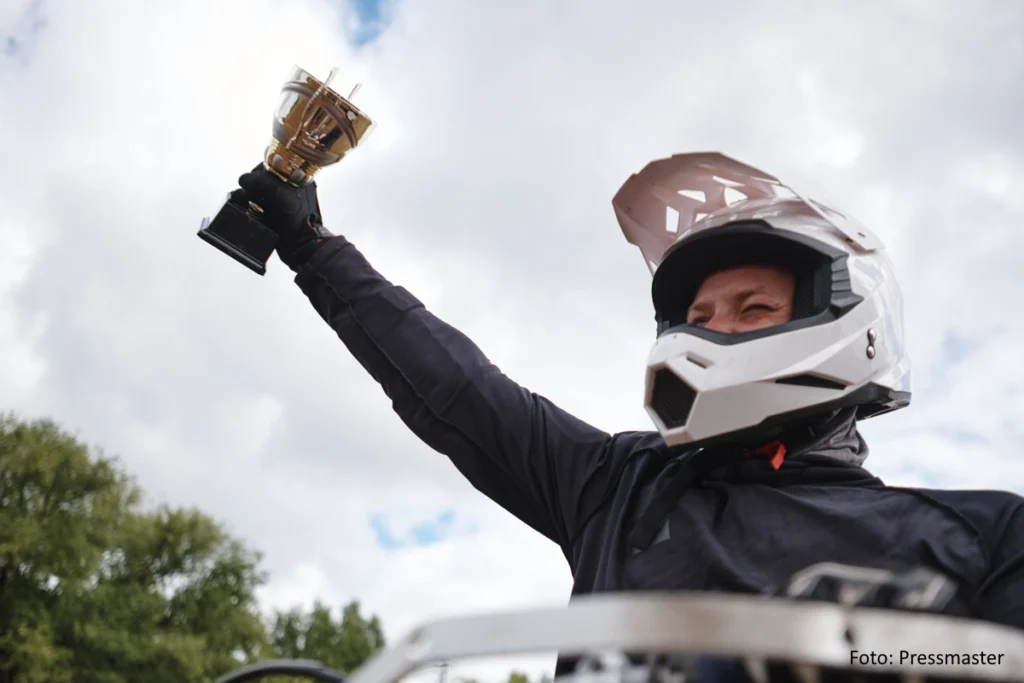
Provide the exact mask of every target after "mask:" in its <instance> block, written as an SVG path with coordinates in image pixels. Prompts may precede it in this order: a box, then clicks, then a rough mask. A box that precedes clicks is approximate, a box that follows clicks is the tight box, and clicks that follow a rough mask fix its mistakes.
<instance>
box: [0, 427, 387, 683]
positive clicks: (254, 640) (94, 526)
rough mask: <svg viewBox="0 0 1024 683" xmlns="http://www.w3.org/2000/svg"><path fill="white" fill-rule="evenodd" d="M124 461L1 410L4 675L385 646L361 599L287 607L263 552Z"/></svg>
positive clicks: (202, 674) (40, 676) (3, 682)
mask: <svg viewBox="0 0 1024 683" xmlns="http://www.w3.org/2000/svg"><path fill="white" fill-rule="evenodd" d="M141 500H142V493H141V491H140V490H139V488H138V487H137V486H136V484H135V483H134V481H133V480H132V479H131V477H129V476H128V475H127V474H125V473H124V472H123V471H122V470H121V469H120V467H119V465H118V463H117V462H116V461H115V460H114V459H110V458H107V457H105V456H104V455H103V454H102V453H94V452H91V451H90V449H89V448H88V447H87V446H85V445H84V444H82V443H80V442H79V441H78V440H77V439H76V438H75V437H74V436H72V435H70V434H67V433H65V432H63V431H62V430H61V429H60V428H59V427H58V426H57V425H56V424H54V423H53V422H51V421H47V420H39V421H35V422H22V421H19V420H17V419H15V418H14V417H12V416H0V683H72V682H73V683H128V682H130V681H142V680H144V681H148V682H149V683H163V682H165V681H166V682H167V683H171V682H172V681H173V682H174V683H186V682H190V681H196V682H199V681H211V680H213V679H215V678H216V677H218V676H220V675H223V674H224V673H227V672H228V671H231V670H233V669H236V668H238V667H239V666H240V665H242V664H244V663H247V662H251V661H254V660H256V659H259V658H263V657H268V656H271V657H303V658H313V659H319V660H321V661H323V662H325V663H326V664H328V665H329V666H332V667H334V668H338V669H340V670H343V671H350V670H352V669H354V668H356V667H357V666H358V665H359V664H361V663H362V662H363V661H365V659H367V658H368V657H369V656H370V655H371V654H372V653H374V652H375V651H376V650H378V649H379V648H380V647H382V646H383V644H384V638H383V635H382V631H381V626H380V623H379V621H378V620H377V618H376V617H373V618H370V619H366V618H364V617H363V616H362V615H361V614H360V613H359V605H358V604H357V603H351V604H349V605H347V606H346V607H344V608H343V610H342V611H341V616H340V618H339V619H338V620H335V619H333V617H332V616H331V613H330V611H329V610H328V608H327V607H326V606H325V605H322V604H319V603H318V604H317V605H315V606H314V608H313V610H312V611H311V612H310V613H309V614H305V613H303V612H301V611H299V610H293V611H291V612H286V613H283V614H277V615H276V616H275V617H273V618H272V619H271V623H270V625H269V628H268V625H267V624H265V623H264V622H263V620H262V618H261V613H260V611H259V609H258V604H257V600H256V597H255V592H256V589H257V588H258V587H259V586H260V585H261V584H262V583H263V582H264V580H265V578H266V577H265V576H264V574H263V572H262V571H261V570H260V569H259V561H260V557H259V554H258V553H256V552H254V551H253V550H250V549H248V548H247V547H245V545H244V544H242V543H241V542H240V541H238V540H236V539H233V538H231V537H230V536H229V535H228V534H227V533H226V532H225V530H224V529H223V528H222V527H221V526H220V525H218V524H217V523H216V522H215V521H213V520H212V519H210V518H209V517H207V516H206V515H204V514H203V513H201V512H200V511H198V510H194V509H174V508H170V507H167V506H164V507H160V508H157V509H155V510H152V509H145V508H144V507H143V506H142V504H141Z"/></svg>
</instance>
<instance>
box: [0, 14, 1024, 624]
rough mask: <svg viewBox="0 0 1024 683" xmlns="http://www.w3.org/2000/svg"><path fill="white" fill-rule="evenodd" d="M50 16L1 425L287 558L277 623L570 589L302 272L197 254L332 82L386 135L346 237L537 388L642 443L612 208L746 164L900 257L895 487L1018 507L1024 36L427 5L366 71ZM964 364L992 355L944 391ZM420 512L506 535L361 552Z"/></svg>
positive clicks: (349, 176) (533, 598)
mask: <svg viewBox="0 0 1024 683" xmlns="http://www.w3.org/2000/svg"><path fill="white" fill-rule="evenodd" d="M23 4H24V3H23ZM15 5H17V3H15ZM12 7H13V5H11V4H10V3H8V4H6V5H4V9H3V11H2V12H0V30H4V31H13V30H15V29H16V28H17V27H18V26H20V24H19V22H22V19H21V17H22V14H21V13H20V12H21V11H22V10H23V8H21V9H19V11H13V10H12V9H11V8H12ZM43 9H44V12H45V16H46V18H47V20H48V24H47V25H46V27H45V28H44V29H43V30H42V31H41V32H40V33H39V35H38V36H37V37H36V42H35V45H34V48H33V50H32V52H31V54H30V58H27V59H25V60H17V59H3V58H0V94H2V103H0V128H2V129H3V130H5V131H8V133H7V135H6V137H5V142H4V145H5V148H4V159H5V163H4V164H0V206H2V207H3V210H2V212H0V213H2V216H0V239H2V241H0V245H2V246H0V297H2V298H0V357H2V358H3V359H4V362H3V363H0V405H2V407H3V408H6V409H14V410H18V411H20V412H22V413H25V414H30V415H51V416H53V417H55V418H56V419H58V420H60V421H62V422H63V423H64V424H66V425H67V426H68V427H69V428H72V429H75V430H78V431H79V432H80V433H81V435H82V436H83V437H84V438H86V439H88V440H90V441H92V442H95V443H99V444H102V445H104V446H105V447H106V448H108V449H109V450H112V451H115V452H118V453H120V454H121V455H122V456H123V457H124V459H125V461H126V462H127V463H128V466H129V467H130V468H131V469H132V471H134V472H136V473H138V475H139V477H140V479H141V482H142V484H143V485H144V486H145V487H146V488H147V489H148V490H149V491H150V492H151V493H152V494H153V495H154V496H158V497H161V498H163V499H166V500H169V501H172V502H175V503H180V504H197V505H200V506H201V507H203V508H204V509H206V510H208V511H210V512H211V513H213V514H215V515H217V516H218V517H219V518H221V519H224V520H226V521H228V522H229V524H230V525H231V527H232V528H233V529H234V530H236V532H237V533H239V534H241V535H243V536H244V537H246V538H247V539H248V540H249V541H251V542H252V543H253V544H254V545H256V546H258V547H260V548H261V549H262V550H263V551H264V552H265V553H266V563H267V566H268V568H269V569H270V570H271V571H272V572H273V575H274V577H275V579H274V581H273V582H272V584H271V585H270V586H268V587H267V590H266V591H265V593H264V595H265V596H266V599H267V601H268V604H279V605H284V604H288V603H292V602H294V601H301V600H305V601H309V600H311V599H312V597H313V596H314V595H321V596H323V597H325V598H329V599H332V600H336V601H342V600H345V599H347V598H348V597H358V598H361V599H362V600H363V603H364V604H365V605H366V607H367V608H368V609H369V610H372V611H376V612H379V613H380V614H381V616H382V618H383V620H384V623H385V625H386V626H387V627H388V629H389V635H392V636H396V635H398V634H399V633H401V632H403V631H404V630H405V629H407V628H409V627H410V626H412V625H413V624H414V623H416V622H418V621H420V620H422V619H424V618H432V617H438V616H443V615H445V614H448V613H466V612H468V611H471V610H474V609H490V608H495V607H501V606H505V607H513V606H519V605H524V604H542V603H548V604H550V603H556V604H557V603H559V602H561V601H562V600H564V599H565V597H566V595H567V591H568V588H569V586H570V578H569V576H568V572H567V571H566V568H565V566H564V559H563V558H562V557H561V554H560V552H559V551H558V550H557V548H555V547H554V546H553V545H552V544H550V543H548V542H547V541H545V540H544V539H541V538H539V537H538V536H537V535H536V534H534V533H533V532H532V531H530V530H528V529H526V528H525V527H523V526H522V525H521V524H519V523H517V522H516V521H515V520H513V519H511V517H510V516H508V515H507V514H505V513H503V512H501V511H500V510H497V508H496V507H495V506H494V505H493V504H491V503H490V502H488V501H485V500H483V499H482V498H481V496H480V495H479V494H478V493H477V492H476V491H474V490H473V489H472V488H471V487H469V485H468V484H466V483H465V482H463V481H462V480H461V478H460V477H459V475H458V474H457V472H456V471H455V470H454V468H453V467H452V466H451V465H449V464H448V463H447V462H446V461H445V460H444V459H443V458H442V457H441V456H439V455H437V454H436V453H434V452H433V451H431V450H430V449H428V448H427V447H425V446H423V445H422V444H420V443H419V442H418V441H417V440H416V439H415V438H414V437H413V436H411V435H410V434H408V433H407V432H406V431H405V429H404V427H403V426H402V425H401V423H400V422H399V421H398V419H397V418H396V417H395V416H394V415H392V414H391V412H390V406H389V403H388V401H387V399H386V398H385V397H384V396H383V394H382V392H381V391H380V390H379V388H378V387H377V386H376V385H375V384H374V383H373V381H372V380H371V379H370V378H369V377H367V376H365V373H364V372H363V371H362V369H361V368H360V367H359V366H358V364H357V363H355V362H354V361H353V360H352V359H351V358H349V357H348V356H347V353H346V351H345V350H344V348H343V347H342V346H341V344H340V343H339V342H338V341H337V339H336V338H334V336H333V334H332V333H331V332H330V330H328V329H327V328H326V327H325V326H324V325H323V323H322V322H321V321H320V319H319V318H318V317H317V316H316V314H315V313H314V312H313V311H312V310H311V309H310V306H309V305H308V303H307V302H306V301H305V300H304V298H303V297H302V295H301V293H299V292H298V291H297V289H296V288H295V287H294V285H293V284H292V283H291V281H290V280H291V278H290V275H289V274H288V273H286V272H285V269H284V267H283V266H281V264H280V263H279V262H278V261H276V260H274V261H272V263H271V272H270V273H269V274H268V275H267V277H266V278H263V279H260V278H258V277H256V276H254V275H252V274H251V273H249V272H248V271H246V270H245V269H244V268H242V267H240V266H238V265H236V264H234V263H233V262H231V261H230V260H228V259H226V258H225V257H224V256H223V255H221V254H220V253H219V252H216V251H215V250H213V249H211V248H210V247H208V246H207V245H205V244H203V243H202V242H201V241H200V240H199V239H198V238H197V237H196V236H195V231H196V230H197V229H198V224H199V220H200V218H201V217H202V216H203V215H207V214H209V213H210V212H211V211H213V210H214V209H215V208H216V205H217V204H218V202H219V201H220V200H221V199H222V197H223V194H224V193H225V192H227V191H228V190H230V189H231V188H232V187H233V186H234V182H235V179H236V178H237V176H238V175H239V174H240V173H242V172H244V171H245V170H247V169H248V168H250V167H251V166H252V165H253V164H254V163H256V161H257V160H258V159H259V156H260V153H261V151H262V148H263V145H264V144H265V143H266V140H267V138H268V135H269V121H270V114H271V111H272V109H273V107H274V105H275V102H276V97H277V89H278V86H279V85H280V82H281V81H282V79H283V78H284V77H285V75H286V74H287V71H288V68H289V67H290V65H291V64H292V63H297V64H299V65H301V66H303V67H305V68H307V69H309V70H312V71H314V72H315V73H317V74H321V75H325V74H326V73H327V70H328V69H329V68H330V67H331V66H332V65H335V64H337V65H339V66H340V67H341V73H340V75H339V81H338V84H339V85H338V87H339V88H343V87H348V86H350V85H352V84H354V83H355V82H357V81H361V82H362V83H363V89H362V90H361V91H360V93H359V94H358V95H357V99H358V101H359V103H360V105H361V106H362V107H364V109H365V110H366V111H367V112H368V113H370V114H371V116H374V117H375V118H376V119H377V120H378V122H379V127H378V129H377V131H375V132H374V134H373V137H371V138H370V139H369V142H368V144H367V146H366V147H365V148H364V149H361V150H359V151H358V153H356V154H354V155H352V157H351V158H350V159H347V160H346V161H345V162H344V163H343V164H341V165H339V166H338V167H337V168H332V169H328V170H326V171H325V172H324V173H323V175H322V177H321V179H320V187H321V203H322V207H323V210H324V213H325V217H326V221H327V223H328V225H329V227H331V228H332V229H334V230H335V231H338V232H343V233H345V234H346V235H347V236H348V237H349V238H350V239H351V240H352V241H354V242H355V243H356V244H357V245H358V246H359V248H360V249H361V250H362V251H363V252H364V253H366V254H367V255H368V256H369V257H370V259H371V261H372V262H373V263H374V264H375V265H376V266H377V267H378V268H379V269H380V270H381V271H382V272H383V273H385V274H386V275H387V276H388V277H389V278H390V279H392V280H393V281H396V282H398V283H400V284H403V285H405V286H407V287H408V288H409V289H410V290H412V291H413V292H414V293H416V294H417V295H418V296H420V297H421V298H422V299H423V300H425V301H426V303H427V304H428V305H429V306H430V307H431V308H432V309H433V310H434V311H435V312H437V313H438V314H439V315H441V316H442V317H443V318H445V319H446V320H448V321H449V322H451V323H453V324H455V325H456V326H458V327H459V328H461V329H463V330H464V331H465V332H466V333H467V334H469V335H470V336H471V337H472V338H473V339H474V340H476V341H477V342H478V344H479V345H480V346H481V347H482V348H484V349H485V351H486V352H487V353H488V355H489V356H490V357H491V358H492V359H493V360H494V361H495V362H496V363H498V364H499V365H500V366H501V367H502V368H503V369H504V370H505V371H506V372H507V373H508V374H510V375H511V376H513V377H514V378H515V379H517V380H518V381H520V382H521V383H523V384H524V385H527V386H529V387H530V388H531V389H533V390H535V391H538V392H539V393H542V394H545V395H548V396H549V397H551V398H552V399H554V400H556V401H557V402H558V403H560V404H561V405H562V406H564V407H566V408H567V409H569V410H571V411H573V412H575V413H577V414H578V415H580V416H581V417H583V418H585V419H588V420H590V421H592V422H594V423H596V424H599V425H601V426H602V427H604V428H605V429H609V430H616V429H636V428H647V425H648V423H647V419H646V417H645V415H644V413H643V411H642V409H641V406H640V401H641V391H642V381H643V380H642V375H643V361H644V357H645V355H646V352H647V345H648V344H649V343H650V341H651V336H652V334H653V321H652V319H651V318H652V314H651V308H650V304H649V300H648V292H649V279H648V278H649V276H648V275H647V272H646V269H645V268H644V266H643V264H642V262H641V258H640V255H639V253H637V252H636V250H635V249H634V248H633V247H630V246H629V245H627V244H626V243H625V241H624V240H623V239H622V236H621V234H620V233H619V229H618V226H617V225H616V223H615V221H614V217H613V214H612V212H611V208H610V199H611V196H612V194H613V193H614V191H615V190H616V189H617V188H618V186H619V184H620V183H621V182H622V181H623V180H624V179H625V178H626V177H627V176H628V175H629V174H630V173H632V172H635V171H636V170H638V169H639V168H641V167H642V166H643V165H644V164H645V163H646V162H648V161H650V160H651V159H653V158H657V157H663V156H667V155H670V154H673V153H677V152H681V151H688V150H699V149H720V150H722V151H724V152H726V153H729V154H731V155H733V156H736V157H738V158H740V159H742V160H744V161H747V162H749V163H751V164H753V165H755V166H758V167H761V168H764V169H765V170H768V171H770V172H773V173H776V174H778V175H780V176H781V177H782V178H783V179H784V180H785V181H786V182H789V183H791V184H793V185H794V186H795V187H797V188H798V189H801V190H802V191H804V192H805V193H808V194H811V195H813V196H822V197H826V198H828V199H834V200H835V201H836V202H837V203H838V204H840V205H841V207H842V208H843V209H845V210H847V211H849V212H850V213H851V214H853V215H854V216H857V217H858V218H859V219H860V220H862V221H863V222H865V223H867V224H869V225H871V226H872V227H873V228H874V229H875V230H876V232H878V233H879V234H880V235H881V236H882V238H883V239H884V240H885V241H886V242H887V243H889V244H890V245H891V248H892V251H893V255H894V258H895V259H896V261H897V265H898V267H899V269H900V272H901V274H902V281H903V283H904V286H905V290H906V298H907V309H908V334H909V336H910V343H911V350H912V352H913V353H914V359H915V372H916V375H917V378H918V388H919V389H921V392H920V393H919V394H918V396H917V399H916V400H917V401H918V403H917V404H916V405H915V407H914V408H912V409H911V410H908V411H906V414H905V415H903V416H893V417H891V418H888V417H887V418H882V419H880V420H879V421H878V423H877V424H874V425H870V426H867V427H866V432H867V433H868V435H869V436H870V437H871V439H872V447H873V453H874V455H873V456H872V460H870V461H869V463H871V462H874V463H878V468H879V470H880V471H883V472H884V473H891V474H892V476H894V477H896V478H897V479H900V481H901V482H902V483H921V481H923V475H921V474H920V472H922V471H923V469H922V468H927V470H928V471H930V472H931V473H932V474H931V475H930V476H934V477H937V478H938V481H939V482H940V485H941V486H950V487H952V486H960V485H963V484H964V482H965V481H967V482H970V485H971V486H980V487H995V488H1000V487H1004V486H1014V487H1017V488H1024V481H1022V480H1021V475H1020V474H1018V472H1019V470H1020V468H1019V467H1018V466H1017V465H1016V463H1015V462H1014V461H1013V460H1012V459H1011V458H1012V456H1013V451H1012V449H1011V445H1015V444H1018V443H1019V440H1018V439H1017V436H1018V433H1019V431H1020V430H1019V427H1017V426H1016V425H1017V424H1018V416H1019V415H1020V413H1021V410H1020V408H1021V400H1022V399H1021V398H1020V390H1021V387H1022V385H1024V376H1022V374H1021V371H1020V369H1019V368H1020V367H1021V365H1020V363H1019V362H1018V360H1017V358H1016V351H1015V350H1016V349H1019V348H1021V347H1022V345H1024V322H1022V320H1021V319H1020V317H1019V315H1018V314H1017V313H1016V311H1017V310H1018V309H1019V308H1020V306H1019V305H1018V302H1019V300H1020V298H1021V296H1022V295H1024V286H1022V281H1021V278H1020V275H1019V265H1018V264H1019V254H1020V253H1021V248H1022V247H1024V236H1022V233H1021V232H1020V230H1019V229H1018V227H1019V225H1020V224H1021V222H1022V219H1024V206H1022V204H1021V202H1020V196H1019V192H1018V191H1017V188H1019V187H1020V183H1019V182H1018V181H1017V180H1016V179H1019V178H1020V177H1021V173H1022V172H1021V169H1022V167H1024V133H1022V131H1021V129H1020V127H1019V121H1018V120H1017V119H1018V117H1019V112H1020V110H1021V108H1022V105H1024V102H1022V101H1021V97H1022V92H1024V90H1022V89H1021V87H1020V85H1021V83H1022V82H1024V80H1022V79H1024V57H1022V52H1021V44H1020V40H1019V36H1020V35H1021V32H1022V31H1024V17H1022V10H1021V9H1020V7H1019V6H1018V5H1017V4H1016V3H998V2H994V1H990V2H980V3H972V4H971V5H970V6H969V7H968V6H967V5H964V4H963V3H955V2H935V1H930V2H916V3H915V2H890V3H874V4H873V3H844V2H827V3H826V2H811V1H810V0H806V1H798V2H776V3H752V2H751V3H744V2H739V3H736V4H733V5H730V6H728V7H725V6H724V5H718V6H709V5H707V4H706V3H704V4H695V3H678V2H672V1H670V0H642V1H638V2H635V3H633V5H632V9H631V10H630V11H629V12H623V10H622V5H621V3H616V2H610V1H609V2H595V1H584V0H566V1H565V2H560V3H548V2H540V1H539V0H528V1H526V2H520V3H499V4H495V3H473V2H458V1H456V0H438V1H437V2H431V3H415V2H409V3H401V4H397V5H395V6H394V9H393V14H392V17H391V19H392V24H391V25H390V27H389V28H388V29H387V30H386V31H385V32H384V34H383V35H382V36H381V37H380V38H379V40H378V41H377V42H375V43H373V44H371V45H369V46H367V47H365V48H361V49H353V48H352V47H351V46H350V45H349V44H348V43H347V41H346V40H345V35H346V32H347V33H348V34H351V32H352V31H354V30H355V25H354V23H353V17H352V16H351V15H350V14H349V13H347V12H346V10H345V7H344V5H339V4H332V3H328V2H326V1H323V2H321V1H319V0H297V1H293V2H288V3H285V2H283V1H278V0H247V1H245V2H243V1H242V0H224V1H223V2H219V3H215V4H210V3H206V2H202V1H200V0H175V1H174V2H166V3H149V4H144V3H135V4H126V3H121V2H113V1H112V0H106V1H105V0H90V1H89V2H72V1H71V0H48V1H47V2H46V3H45V4H44V5H43ZM19 30H20V29H19ZM22 61H26V62H27V63H24V64H23V63H22ZM951 335H952V336H954V337H958V338H961V339H963V340H965V341H966V343H967V345H968V346H969V350H970V355H969V356H968V358H967V359H966V360H964V361H963V364H962V365H959V366H956V367H949V368H948V367H947V366H949V365H950V361H949V359H948V357H947V355H946V354H947V352H948V350H949V346H948V344H947V345H946V346H944V345H943V343H944V340H947V339H948V338H950V337H951ZM937 427H943V428H944V429H945V431H943V432H937V431H935V430H936V428H937ZM971 430H976V431H979V432H983V433H984V434H985V435H987V436H988V437H989V442H988V443H987V444H983V445H976V444H971V445H965V444H964V443H961V442H959V441H957V440H956V437H955V436H954V434H956V433H963V432H966V431H971ZM911 433H912V434H916V436H907V435H908V434H911ZM968 457H969V459H970V460H969V462H970V465H967V464H966V463H967V458H968ZM915 473H917V474H915ZM915 477H916V479H915ZM396 506H397V507H401V508H402V509H421V510H423V513H424V516H425V517H429V516H431V515H433V514H435V513H436V512H437V511H438V510H439V509H445V508H450V507H454V508H455V509H456V510H457V511H458V514H459V516H460V518H463V519H470V520H472V521H473V523H474V524H475V526H476V527H477V528H478V529H479V532H478V533H475V534H464V535H457V536H455V537H453V538H451V539H449V540H448V541H445V542H443V543H440V544H437V545H434V546H430V547H428V548H418V549H410V550H407V551H402V552H397V553H388V552H385V551H383V550H381V549H379V548H377V547H376V544H375V541H374V538H373V533H372V531H371V530H370V528H369V526H368V520H369V518H370V516H371V515H372V514H375V513H377V512H380V511H381V510H387V509H391V508H394V507H396Z"/></svg>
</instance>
